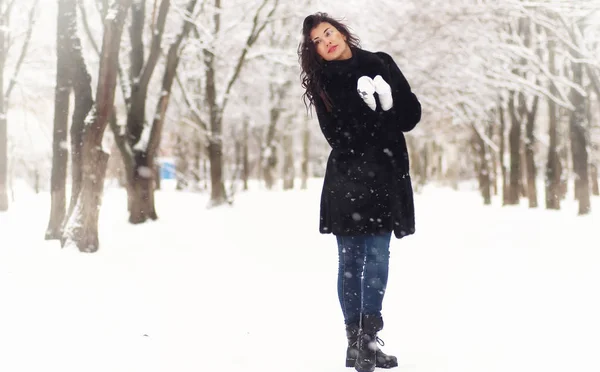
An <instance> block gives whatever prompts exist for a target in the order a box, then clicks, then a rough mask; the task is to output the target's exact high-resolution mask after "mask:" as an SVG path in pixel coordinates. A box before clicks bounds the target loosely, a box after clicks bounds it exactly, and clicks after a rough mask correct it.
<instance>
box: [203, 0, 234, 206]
mask: <svg viewBox="0 0 600 372" xmlns="http://www.w3.org/2000/svg"><path fill="white" fill-rule="evenodd" d="M214 6H215V9H216V12H215V15H214V17H213V20H214V33H215V34H218V33H219V32H220V30H221V13H220V12H221V0H215V5H214ZM204 63H205V66H206V92H205V95H206V100H207V103H208V106H209V107H208V111H209V117H210V123H209V125H210V137H209V143H208V159H209V161H210V181H211V191H210V205H211V206H213V207H214V206H219V205H222V204H225V203H227V201H228V200H227V193H226V192H225V181H224V179H223V138H222V135H223V125H222V124H223V122H222V112H221V110H220V109H219V107H218V104H217V88H216V70H215V69H216V67H215V55H214V54H213V53H212V52H211V51H209V50H205V51H204Z"/></svg>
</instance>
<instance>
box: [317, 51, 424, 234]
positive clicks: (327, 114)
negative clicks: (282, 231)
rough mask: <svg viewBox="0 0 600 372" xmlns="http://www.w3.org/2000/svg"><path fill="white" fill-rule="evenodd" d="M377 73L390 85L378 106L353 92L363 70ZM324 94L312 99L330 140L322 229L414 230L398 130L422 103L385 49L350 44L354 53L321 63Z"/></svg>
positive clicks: (411, 123) (413, 120) (417, 114)
mask: <svg viewBox="0 0 600 372" xmlns="http://www.w3.org/2000/svg"><path fill="white" fill-rule="evenodd" d="M377 75H380V76H381V77H382V78H383V80H385V81H386V82H387V83H388V84H389V86H390V87H391V91H392V97H393V107H392V108H391V109H389V110H388V111H383V109H382V108H381V104H380V102H379V98H378V94H377V93H375V94H374V97H375V98H376V101H377V107H376V110H375V111H374V110H372V109H371V108H370V107H369V106H368V105H367V103H365V101H363V99H362V98H361V96H360V94H359V92H358V91H357V82H358V79H359V78H361V77H362V76H368V77H370V78H375V77H376V76H377ZM321 81H322V83H323V89H324V90H325V92H326V94H327V97H329V100H330V103H331V105H326V104H325V102H326V101H325V100H324V99H323V98H324V97H322V96H320V95H317V96H316V97H315V99H314V101H315V102H314V104H315V109H316V112H317V117H318V120H319V124H320V127H321V130H322V131H323V134H324V136H325V138H326V139H327V141H328V142H329V144H330V145H331V148H332V150H331V154H330V155H329V159H328V162H327V169H326V173H325V180H324V184H323V190H322V194H321V212H320V232H321V233H333V234H335V235H370V234H379V233H384V232H391V231H393V232H394V235H395V236H396V237H397V238H402V237H404V236H406V235H410V234H413V233H414V231H415V213H414V202H413V191H412V184H411V179H410V174H409V159H408V151H407V148H406V141H405V139H404V134H403V132H408V131H410V130H412V129H413V128H414V127H415V126H416V125H417V123H418V122H419V121H420V120H421V104H420V103H419V101H418V99H417V97H416V96H415V94H414V93H412V91H411V88H410V85H409V84H408V82H407V81H406V79H405V77H404V75H403V74H402V72H401V71H400V69H399V68H398V66H397V65H396V63H395V62H394V60H393V59H392V58H391V57H390V56H389V55H388V54H386V53H383V52H378V53H372V52H368V51H366V50H362V49H355V48H353V49H352V58H350V59H348V60H343V61H330V62H325V63H324V65H323V70H322V80H321Z"/></svg>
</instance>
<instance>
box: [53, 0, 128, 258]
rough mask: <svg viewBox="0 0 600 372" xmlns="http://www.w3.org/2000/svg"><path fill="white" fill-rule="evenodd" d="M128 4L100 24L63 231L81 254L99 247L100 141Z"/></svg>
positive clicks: (120, 3) (103, 156) (118, 4)
mask: <svg viewBox="0 0 600 372" xmlns="http://www.w3.org/2000/svg"><path fill="white" fill-rule="evenodd" d="M131 3H132V0H117V1H115V2H114V3H113V4H112V6H111V8H110V10H109V11H108V12H107V16H106V18H105V21H104V36H103V40H102V49H101V58H100V68H99V73H98V86H97V89H96V96H97V99H96V102H95V103H94V105H93V108H92V110H91V111H90V113H89V115H88V116H87V118H86V122H85V130H84V133H83V146H82V162H81V165H82V173H83V174H84V175H85V177H83V179H82V184H81V190H80V192H79V194H78V195H77V199H76V200H77V202H76V204H75V207H74V209H73V213H72V214H71V216H70V217H69V219H68V221H67V223H66V226H65V230H64V241H63V244H64V245H66V246H69V245H75V246H76V247H77V248H78V249H79V250H80V251H82V252H96V251H97V250H98V248H99V241H98V217H99V212H100V204H101V199H102V193H103V190H104V177H105V174H106V165H107V162H108V154H107V153H106V152H105V151H104V150H103V149H102V138H103V136H104V130H105V129H106V126H107V124H108V120H109V119H110V116H111V115H112V113H113V112H112V111H113V105H114V98H115V90H116V89H115V88H116V85H117V74H118V61H119V50H120V44H121V36H122V33H123V26H124V23H125V17H126V15H127V11H128V10H129V8H130V7H131Z"/></svg>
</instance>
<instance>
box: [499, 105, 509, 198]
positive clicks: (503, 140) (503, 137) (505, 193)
mask: <svg viewBox="0 0 600 372" xmlns="http://www.w3.org/2000/svg"><path fill="white" fill-rule="evenodd" d="M498 115H499V116H500V117H499V120H500V129H499V130H500V133H499V135H500V155H499V157H500V169H501V175H502V180H501V182H502V205H507V204H508V199H509V193H510V190H509V185H508V175H507V173H508V171H507V169H506V162H505V159H504V158H505V154H506V135H505V132H506V118H505V115H504V108H503V107H502V103H501V101H500V103H499V104H498Z"/></svg>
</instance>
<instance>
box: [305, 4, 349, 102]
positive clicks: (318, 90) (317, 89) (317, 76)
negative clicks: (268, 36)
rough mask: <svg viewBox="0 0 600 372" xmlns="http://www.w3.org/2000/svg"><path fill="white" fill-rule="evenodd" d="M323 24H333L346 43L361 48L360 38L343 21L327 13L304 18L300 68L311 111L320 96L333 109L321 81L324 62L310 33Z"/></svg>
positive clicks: (306, 98) (306, 100)
mask: <svg viewBox="0 0 600 372" xmlns="http://www.w3.org/2000/svg"><path fill="white" fill-rule="evenodd" d="M323 22H327V23H329V24H331V25H332V26H333V27H335V28H336V29H337V30H338V31H339V32H340V33H342V34H343V35H344V36H345V37H346V43H347V44H348V46H349V47H350V48H359V47H360V41H359V39H358V37H356V36H355V35H353V34H352V33H351V32H350V30H349V28H348V26H346V25H345V24H343V23H342V22H341V21H338V20H336V19H333V18H332V17H330V16H329V15H328V14H327V13H321V12H319V13H315V14H311V15H309V16H308V17H306V18H304V22H303V24H302V41H301V42H300V45H299V46H298V59H299V62H300V67H301V68H302V72H301V73H300V79H301V81H302V87H303V88H304V89H305V92H304V94H303V95H302V100H303V101H304V105H305V106H306V109H307V110H308V109H310V106H313V105H314V103H315V96H320V97H321V98H322V99H323V101H324V103H325V105H326V106H327V107H328V108H330V107H331V100H330V99H329V97H328V96H327V94H326V93H325V91H324V90H323V84H322V81H321V69H322V68H323V62H324V61H323V59H322V58H321V56H319V54H318V53H317V48H316V47H315V45H314V43H313V42H312V40H311V39H310V32H311V31H312V30H313V29H314V28H315V27H317V26H318V25H319V24H320V23H323Z"/></svg>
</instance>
